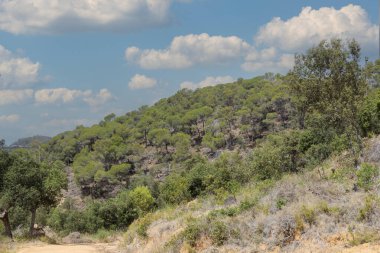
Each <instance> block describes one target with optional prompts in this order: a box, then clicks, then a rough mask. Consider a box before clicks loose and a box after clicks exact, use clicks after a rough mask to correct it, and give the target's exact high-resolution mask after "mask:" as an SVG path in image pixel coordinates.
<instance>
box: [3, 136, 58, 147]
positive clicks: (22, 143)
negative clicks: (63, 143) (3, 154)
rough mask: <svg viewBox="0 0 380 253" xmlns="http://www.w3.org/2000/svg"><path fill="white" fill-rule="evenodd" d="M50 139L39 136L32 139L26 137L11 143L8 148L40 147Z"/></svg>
mask: <svg viewBox="0 0 380 253" xmlns="http://www.w3.org/2000/svg"><path fill="white" fill-rule="evenodd" d="M50 139H51V137H48V136H41V135H36V136H33V137H26V138H21V139H18V140H17V141H15V142H14V143H12V144H11V145H10V146H9V147H10V148H30V147H32V145H40V144H43V143H46V142H48V141H49V140H50Z"/></svg>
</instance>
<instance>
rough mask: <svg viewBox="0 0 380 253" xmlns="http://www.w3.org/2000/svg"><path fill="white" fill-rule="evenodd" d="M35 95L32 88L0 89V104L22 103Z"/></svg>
mask: <svg viewBox="0 0 380 253" xmlns="http://www.w3.org/2000/svg"><path fill="white" fill-rule="evenodd" d="M32 97H33V90H32V89H24V90H0V106H2V105H9V104H20V103H23V102H25V101H27V100H29V99H30V98H32Z"/></svg>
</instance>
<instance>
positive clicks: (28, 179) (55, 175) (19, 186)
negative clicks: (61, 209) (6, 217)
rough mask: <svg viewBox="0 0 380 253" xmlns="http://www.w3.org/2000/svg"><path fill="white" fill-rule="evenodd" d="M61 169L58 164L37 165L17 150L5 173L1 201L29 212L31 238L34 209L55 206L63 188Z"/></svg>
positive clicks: (28, 156)
mask: <svg viewBox="0 0 380 253" xmlns="http://www.w3.org/2000/svg"><path fill="white" fill-rule="evenodd" d="M63 167H64V165H63V163H62V162H54V163H52V164H49V163H41V164H40V163H37V162H36V161H35V160H34V159H32V157H31V156H30V154H28V153H27V152H26V151H25V150H20V151H18V152H16V153H15V154H14V162H13V163H12V165H11V166H10V168H9V170H8V171H7V172H6V173H5V176H4V181H5V187H4V201H5V202H8V203H11V204H9V205H16V206H20V207H21V208H23V209H26V210H28V211H30V212H31V214H32V217H31V224H30V229H29V233H30V235H31V236H33V228H34V223H35V218H36V210H37V208H38V207H40V206H46V207H50V206H53V205H54V204H56V203H57V201H58V196H59V195H60V190H61V189H62V188H64V186H65V185H66V175H65V174H64V172H63ZM20 175H22V176H20Z"/></svg>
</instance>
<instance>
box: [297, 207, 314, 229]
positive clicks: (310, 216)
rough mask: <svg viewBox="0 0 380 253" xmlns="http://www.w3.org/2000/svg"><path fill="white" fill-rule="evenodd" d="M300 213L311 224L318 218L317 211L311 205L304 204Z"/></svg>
mask: <svg viewBox="0 0 380 253" xmlns="http://www.w3.org/2000/svg"><path fill="white" fill-rule="evenodd" d="M300 215H301V217H302V219H303V220H304V221H305V222H307V223H308V224H309V225H310V226H311V225H313V224H314V223H315V221H316V218H317V213H316V212H315V210H314V209H313V208H311V207H307V206H302V207H301V210H300Z"/></svg>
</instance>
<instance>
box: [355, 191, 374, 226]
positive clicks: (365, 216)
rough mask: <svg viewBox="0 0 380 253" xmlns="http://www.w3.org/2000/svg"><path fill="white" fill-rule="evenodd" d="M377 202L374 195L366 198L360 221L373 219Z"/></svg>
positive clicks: (360, 212) (360, 213)
mask: <svg viewBox="0 0 380 253" xmlns="http://www.w3.org/2000/svg"><path fill="white" fill-rule="evenodd" d="M376 202H377V200H376V199H375V197H374V196H372V195H371V196H367V197H366V198H365V203H364V207H363V208H361V209H360V210H359V215H358V220H359V221H369V220H370V219H371V216H372V214H373V213H374V209H375V204H376Z"/></svg>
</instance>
